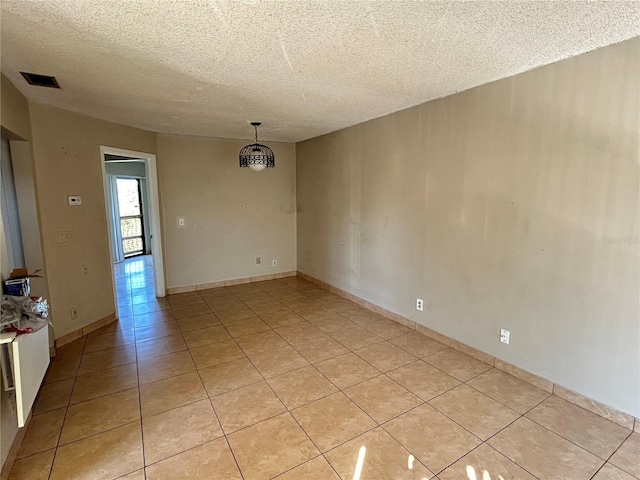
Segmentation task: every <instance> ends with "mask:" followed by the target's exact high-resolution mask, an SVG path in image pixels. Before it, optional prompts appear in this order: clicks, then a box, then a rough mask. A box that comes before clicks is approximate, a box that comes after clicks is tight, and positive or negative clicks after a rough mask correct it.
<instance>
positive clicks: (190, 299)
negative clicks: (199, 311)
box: [167, 292, 204, 308]
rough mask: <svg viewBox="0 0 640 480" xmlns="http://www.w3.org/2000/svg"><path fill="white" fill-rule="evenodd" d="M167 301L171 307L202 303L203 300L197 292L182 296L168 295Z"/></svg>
mask: <svg viewBox="0 0 640 480" xmlns="http://www.w3.org/2000/svg"><path fill="white" fill-rule="evenodd" d="M167 301H168V302H169V305H170V306H171V308H179V307H186V306H188V305H202V304H204V300H203V299H202V297H201V296H200V295H198V293H197V292H194V295H185V296H183V297H174V296H168V297H167Z"/></svg>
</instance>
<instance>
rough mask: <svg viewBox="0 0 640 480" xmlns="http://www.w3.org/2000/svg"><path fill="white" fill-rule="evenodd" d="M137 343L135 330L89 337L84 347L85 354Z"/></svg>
mask: <svg viewBox="0 0 640 480" xmlns="http://www.w3.org/2000/svg"><path fill="white" fill-rule="evenodd" d="M134 341H135V335H134V333H133V330H120V331H117V332H112V333H105V334H103V335H97V336H95V337H87V342H86V343H85V345H84V353H91V352H97V351H98V350H105V349H107V348H114V347H120V346H122V345H127V344H129V343H133V342H134Z"/></svg>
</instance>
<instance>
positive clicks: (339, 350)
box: [293, 335, 349, 363]
mask: <svg viewBox="0 0 640 480" xmlns="http://www.w3.org/2000/svg"><path fill="white" fill-rule="evenodd" d="M293 348H295V349H296V350H297V351H298V353H300V354H301V355H302V356H303V357H304V358H306V359H307V360H308V361H309V362H311V363H318V362H321V361H323V360H328V359H330V358H333V357H337V356H338V355H344V354H345V353H349V350H347V348H346V347H344V346H343V345H341V344H340V343H338V342H337V341H336V340H334V339H333V338H331V337H329V336H328V335H323V336H321V337H315V338H312V339H311V340H307V341H306V342H302V343H296V344H294V345H293Z"/></svg>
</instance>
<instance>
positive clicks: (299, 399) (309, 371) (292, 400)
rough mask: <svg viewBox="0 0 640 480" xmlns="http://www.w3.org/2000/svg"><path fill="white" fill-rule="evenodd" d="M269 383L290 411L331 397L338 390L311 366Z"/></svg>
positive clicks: (273, 379) (275, 378) (286, 374)
mask: <svg viewBox="0 0 640 480" xmlns="http://www.w3.org/2000/svg"><path fill="white" fill-rule="evenodd" d="M268 382H269V385H271V388H273V390H274V391H275V392H276V394H277V395H278V397H279V398H280V400H282V402H283V403H284V404H285V406H286V407H287V408H288V409H289V410H292V409H294V408H297V407H300V406H302V405H306V404H307V403H310V402H313V401H314V400H318V399H320V398H322V397H326V396H327V395H331V394H332V393H335V392H336V391H337V390H338V389H337V388H336V387H335V386H334V385H333V384H332V383H331V382H330V381H329V380H327V379H326V378H325V377H324V375H322V374H321V373H320V372H318V370H316V369H315V368H314V367H311V366H309V367H305V368H301V369H300V370H295V371H293V372H289V373H285V374H283V375H279V376H277V377H273V378H270V379H269V380H268Z"/></svg>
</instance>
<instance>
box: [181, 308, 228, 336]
mask: <svg viewBox="0 0 640 480" xmlns="http://www.w3.org/2000/svg"><path fill="white" fill-rule="evenodd" d="M177 322H178V325H179V326H180V331H181V332H182V333H184V332H190V331H193V330H198V331H200V330H204V329H205V328H209V327H214V326H216V325H221V324H220V321H219V320H218V319H217V318H216V316H215V315H214V314H213V313H210V314H205V315H198V316H197V317H187V318H181V319H179V320H177Z"/></svg>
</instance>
